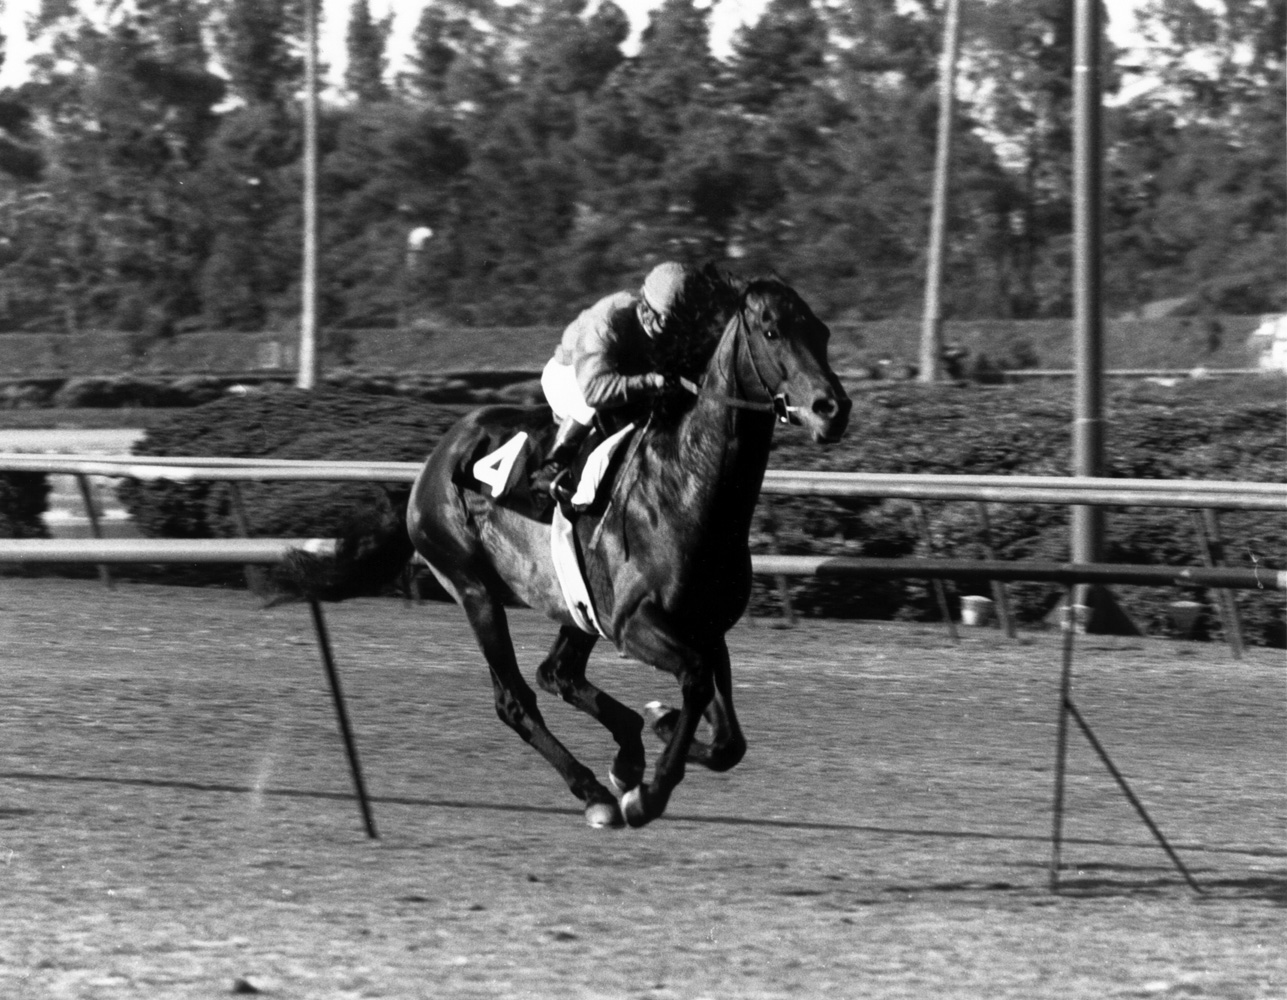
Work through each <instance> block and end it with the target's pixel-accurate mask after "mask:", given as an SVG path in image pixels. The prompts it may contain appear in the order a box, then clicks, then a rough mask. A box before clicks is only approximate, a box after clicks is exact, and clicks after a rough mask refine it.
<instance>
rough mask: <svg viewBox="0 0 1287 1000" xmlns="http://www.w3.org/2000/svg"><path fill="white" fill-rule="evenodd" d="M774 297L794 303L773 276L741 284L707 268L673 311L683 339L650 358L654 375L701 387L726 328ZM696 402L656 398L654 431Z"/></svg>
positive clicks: (791, 294)
mask: <svg viewBox="0 0 1287 1000" xmlns="http://www.w3.org/2000/svg"><path fill="white" fill-rule="evenodd" d="M767 293H773V294H775V295H777V296H779V297H781V296H784V295H785V296H786V297H787V298H791V299H798V296H797V295H796V294H795V291H794V289H792V288H791V286H790V285H788V284H787V283H786V282H785V281H783V280H782V279H781V278H779V277H778V276H777V275H765V276H759V277H755V278H749V279H744V278H739V277H737V276H735V275H732V274H729V273H727V272H725V271H721V270H720V269H719V268H717V267H716V266H715V265H714V264H706V265H705V266H704V267H703V268H702V269H701V271H700V272H698V278H697V281H696V282H695V283H694V284H693V285H692V286H691V287H690V289H689V294H688V295H686V296H685V298H684V299H683V300H682V301H681V302H680V303H679V305H678V306H677V307H676V312H675V315H676V317H677V318H678V320H679V321H680V322H681V323H682V324H683V326H682V327H681V328H682V329H683V330H685V331H686V334H685V336H683V337H678V338H675V341H674V342H672V343H670V344H667V345H665V346H664V347H663V348H660V349H658V350H656V351H655V352H654V357H653V363H654V366H655V369H656V370H657V371H659V372H661V373H662V374H664V375H669V376H672V377H675V378H680V377H682V378H686V379H689V380H690V381H694V382H700V381H701V378H702V375H703V374H704V373H705V371H706V368H707V366H708V365H709V364H710V361H711V357H712V356H713V355H714V353H715V349H716V347H718V346H719V342H720V338H721V337H722V336H723V334H724V331H725V330H726V329H727V327H728V324H729V323H730V321H732V320H733V318H734V317H735V316H736V315H737V314H738V313H739V312H740V311H741V309H742V308H743V307H744V306H745V305H746V303H747V301H748V300H749V299H751V298H752V297H754V296H758V295H763V294H767ZM695 401H696V397H694V396H692V395H689V394H688V393H680V394H675V395H663V396H658V397H656V400H655V402H654V404H653V409H652V415H653V422H654V425H655V426H656V425H661V426H665V425H668V424H673V423H674V422H675V421H676V420H677V419H678V418H679V417H680V416H682V415H683V414H684V413H686V412H687V411H688V410H690V409H691V408H692V406H693V403H694V402H695Z"/></svg>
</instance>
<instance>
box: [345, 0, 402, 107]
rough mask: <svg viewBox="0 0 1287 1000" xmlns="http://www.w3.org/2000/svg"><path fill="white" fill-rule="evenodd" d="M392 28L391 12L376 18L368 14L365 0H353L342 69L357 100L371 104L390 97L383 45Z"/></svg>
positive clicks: (350, 91)
mask: <svg viewBox="0 0 1287 1000" xmlns="http://www.w3.org/2000/svg"><path fill="white" fill-rule="evenodd" d="M392 28H393V14H392V13H389V14H386V15H385V16H384V17H383V18H381V19H380V20H379V21H376V20H374V19H373V18H372V17H371V5H370V3H369V2H368V0H353V6H352V7H351V8H350V11H349V29H348V36H347V48H348V57H349V61H348V67H347V68H346V69H345V71H344V85H345V87H346V88H347V89H348V92H349V93H350V94H351V95H352V96H353V97H354V98H356V99H357V100H358V101H359V102H360V103H363V104H373V103H376V102H378V101H385V100H388V98H389V86H388V84H387V83H385V80H384V72H385V69H386V67H387V63H388V60H387V58H386V56H385V48H386V46H387V45H388V41H389V32H390V31H391V30H392Z"/></svg>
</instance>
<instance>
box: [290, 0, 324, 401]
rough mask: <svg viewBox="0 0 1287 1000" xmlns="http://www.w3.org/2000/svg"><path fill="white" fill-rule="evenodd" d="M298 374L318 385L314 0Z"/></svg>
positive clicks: (311, 4) (307, 6)
mask: <svg viewBox="0 0 1287 1000" xmlns="http://www.w3.org/2000/svg"><path fill="white" fill-rule="evenodd" d="M300 288H301V292H302V301H301V302H300V311H299V375H298V377H297V379H296V381H295V384H296V385H297V386H298V387H299V388H301V389H312V388H313V387H314V386H316V385H317V382H318V376H319V374H320V372H321V364H320V358H319V354H318V349H317V0H304V260H303V273H302V275H301V278H300Z"/></svg>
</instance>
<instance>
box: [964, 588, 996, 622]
mask: <svg viewBox="0 0 1287 1000" xmlns="http://www.w3.org/2000/svg"><path fill="white" fill-rule="evenodd" d="M991 620H992V599H991V598H988V597H978V596H976V595H973V594H970V595H966V596H964V597H962V598H961V623H962V624H963V625H986V624H987V623H988V622H989V621H991Z"/></svg>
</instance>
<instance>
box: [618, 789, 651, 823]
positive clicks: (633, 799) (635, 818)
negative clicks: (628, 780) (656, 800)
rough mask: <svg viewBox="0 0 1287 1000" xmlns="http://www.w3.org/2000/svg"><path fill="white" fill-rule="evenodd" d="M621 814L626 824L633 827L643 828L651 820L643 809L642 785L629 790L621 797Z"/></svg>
mask: <svg viewBox="0 0 1287 1000" xmlns="http://www.w3.org/2000/svg"><path fill="white" fill-rule="evenodd" d="M621 812H622V814H623V815H624V816H625V819H626V823H628V824H629V825H630V826H633V827H641V826H644V825H645V824H647V823H648V822H649V821H650V820H651V819H652V817H651V816H649V815H648V812H647V810H646V809H645V808H644V800H643V786H642V785H641V786H640V787H638V788H632V789H630V791H628V792H626V794H625V795H623V796H621Z"/></svg>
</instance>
